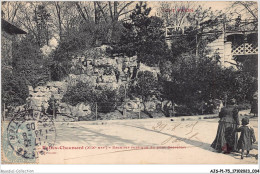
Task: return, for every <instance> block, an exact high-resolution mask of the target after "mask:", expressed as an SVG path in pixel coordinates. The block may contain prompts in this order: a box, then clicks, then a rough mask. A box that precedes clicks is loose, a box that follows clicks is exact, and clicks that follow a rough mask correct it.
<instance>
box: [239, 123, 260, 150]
mask: <svg viewBox="0 0 260 174" xmlns="http://www.w3.org/2000/svg"><path fill="white" fill-rule="evenodd" d="M237 132H241V134H240V138H239V140H238V146H237V147H238V150H239V149H242V150H252V144H253V143H254V142H255V141H256V139H255V133H254V129H253V128H251V127H249V126H247V125H245V126H241V127H240V128H238V129H237Z"/></svg>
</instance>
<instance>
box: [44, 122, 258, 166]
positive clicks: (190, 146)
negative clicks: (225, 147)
mask: <svg viewBox="0 0 260 174" xmlns="http://www.w3.org/2000/svg"><path fill="white" fill-rule="evenodd" d="M99 123H100V124H89V122H76V123H56V131H57V138H56V144H55V146H56V147H60V146H64V147H82V146H83V147H84V149H77V150H75V149H73V150H69V149H66V150H64V149H62V150H61V149H58V150H50V154H46V155H43V156H41V157H40V163H52V162H54V163H60V164H256V163H257V159H256V158H255V155H257V154H258V148H257V145H254V149H253V150H252V151H251V152H250V153H251V154H252V156H251V157H248V158H244V160H241V159H240V154H239V153H232V154H222V153H217V152H215V151H214V149H212V148H211V147H210V144H211V143H212V142H213V140H214V138H215V135H216V131H217V126H218V119H205V120H192V121H171V120H170V119H167V118H165V119H147V120H123V121H111V122H109V121H108V122H99ZM250 125H251V126H253V127H254V129H255V133H256V137H258V123H257V117H256V118H252V119H251V122H250ZM257 140H258V139H257ZM161 146H163V147H164V148H165V147H170V149H153V148H161ZM147 147H148V149H144V148H147ZM86 148H89V149H86ZM142 148H143V149H142Z"/></svg>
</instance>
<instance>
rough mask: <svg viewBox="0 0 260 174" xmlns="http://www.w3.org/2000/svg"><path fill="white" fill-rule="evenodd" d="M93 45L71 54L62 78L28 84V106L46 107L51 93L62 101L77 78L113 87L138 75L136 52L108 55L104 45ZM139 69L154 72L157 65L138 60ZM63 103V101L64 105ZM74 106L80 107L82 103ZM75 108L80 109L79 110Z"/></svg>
mask: <svg viewBox="0 0 260 174" xmlns="http://www.w3.org/2000/svg"><path fill="white" fill-rule="evenodd" d="M95 49H96V50H95ZM95 49H94V50H90V51H88V52H82V53H77V54H76V53H75V54H74V55H73V56H72V61H71V65H72V67H71V69H70V72H71V73H70V74H69V75H68V76H67V77H65V78H64V79H63V80H62V81H52V82H48V83H47V84H45V85H42V86H37V87H35V88H32V87H31V86H29V95H30V97H28V99H27V101H28V102H30V105H31V106H30V107H31V108H32V109H35V110H45V111H46V110H47V108H48V107H49V104H48V101H49V100H50V98H51V96H53V98H54V99H55V100H57V101H58V102H59V103H61V99H62V98H63V95H64V94H65V93H66V91H67V89H68V87H71V86H75V85H76V84H77V83H78V82H83V83H89V84H90V86H93V87H100V88H104V87H105V88H110V89H113V90H114V89H118V88H119V87H120V86H122V85H124V84H126V83H127V82H129V81H130V79H131V78H133V76H134V75H137V57H136V56H133V57H108V56H106V55H105V54H104V49H105V48H103V47H99V48H95ZM90 52H91V54H90ZM91 55H92V57H91ZM134 71H135V72H134ZM139 71H151V72H153V74H154V75H155V76H156V75H157V74H158V73H159V68H155V67H148V66H145V65H144V64H140V70H139ZM65 105H66V104H63V106H65ZM137 105H139V104H137ZM66 107H67V108H66ZM66 107H65V108H64V107H63V110H69V109H71V108H72V107H70V106H68V105H66ZM76 108H77V109H79V110H80V109H81V108H82V107H76ZM138 108H139V106H138ZM59 109H61V108H59ZM135 109H136V108H135ZM72 110H73V113H74V114H71V115H75V113H76V110H75V108H74V109H72ZM78 112H79V113H81V112H82V111H77V113H78Z"/></svg>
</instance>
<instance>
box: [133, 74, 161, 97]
mask: <svg viewBox="0 0 260 174" xmlns="http://www.w3.org/2000/svg"><path fill="white" fill-rule="evenodd" d="M158 88H159V83H158V79H157V77H155V75H154V74H153V73H152V72H150V71H140V72H139V73H138V74H137V78H136V82H135V83H133V84H132V85H131V86H130V93H131V94H135V96H141V97H142V100H143V101H146V100H147V99H148V97H149V96H151V95H153V94H155V91H157V90H158Z"/></svg>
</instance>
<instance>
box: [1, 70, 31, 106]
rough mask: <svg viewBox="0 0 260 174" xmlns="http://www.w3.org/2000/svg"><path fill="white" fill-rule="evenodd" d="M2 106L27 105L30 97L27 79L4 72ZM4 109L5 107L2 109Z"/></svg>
mask: <svg viewBox="0 0 260 174" xmlns="http://www.w3.org/2000/svg"><path fill="white" fill-rule="evenodd" d="M1 82H2V104H4V103H5V104H6V106H19V105H22V104H25V101H26V98H27V96H28V95H29V91H28V87H27V84H26V79H25V78H24V77H23V76H18V75H16V74H12V73H11V72H10V71H4V70H2V81H1ZM2 108H3V107H2Z"/></svg>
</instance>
